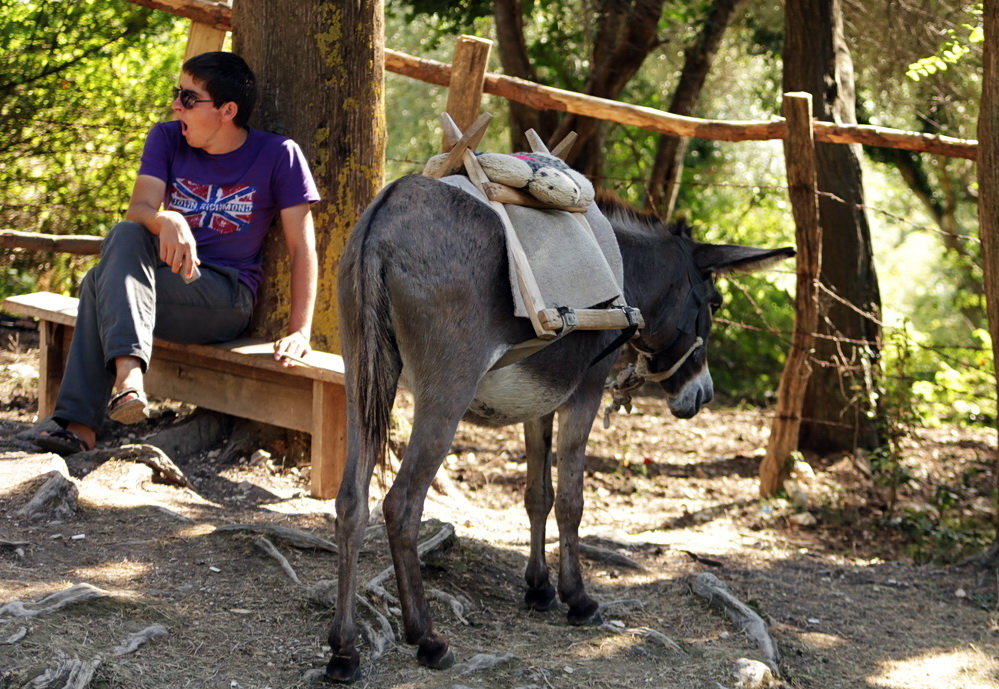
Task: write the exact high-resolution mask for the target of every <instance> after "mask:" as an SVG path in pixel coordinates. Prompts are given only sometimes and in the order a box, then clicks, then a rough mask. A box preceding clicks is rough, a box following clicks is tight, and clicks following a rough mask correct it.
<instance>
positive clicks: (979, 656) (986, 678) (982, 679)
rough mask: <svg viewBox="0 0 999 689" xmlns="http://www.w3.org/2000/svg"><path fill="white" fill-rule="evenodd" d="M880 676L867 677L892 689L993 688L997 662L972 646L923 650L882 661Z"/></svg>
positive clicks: (998, 667)
mask: <svg viewBox="0 0 999 689" xmlns="http://www.w3.org/2000/svg"><path fill="white" fill-rule="evenodd" d="M882 668H883V671H882V673H881V674H880V675H875V676H872V677H869V678H868V679H869V680H870V681H871V683H873V684H875V685H876V686H883V687H891V689H896V688H897V689H936V687H941V686H957V685H959V686H961V687H962V689H995V687H996V682H997V680H999V662H997V661H996V660H995V659H993V658H990V657H989V656H988V655H986V654H985V653H982V652H981V651H980V650H979V649H977V648H975V647H974V646H972V647H970V648H964V649H958V650H954V651H943V652H937V653H926V654H923V655H921V656H916V657H913V658H908V659H906V660H894V661H889V662H885V663H883V664H882Z"/></svg>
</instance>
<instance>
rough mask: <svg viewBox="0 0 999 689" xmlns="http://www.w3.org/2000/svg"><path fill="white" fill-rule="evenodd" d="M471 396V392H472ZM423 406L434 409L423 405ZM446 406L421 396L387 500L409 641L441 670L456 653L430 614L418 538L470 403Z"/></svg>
mask: <svg viewBox="0 0 999 689" xmlns="http://www.w3.org/2000/svg"><path fill="white" fill-rule="evenodd" d="M473 390H474V388H473ZM452 401H453V398H452ZM470 401H471V394H469V396H468V402H470ZM421 406H424V407H427V406H429V407H431V408H430V409H426V408H424V409H421ZM441 407H442V405H439V404H429V405H421V402H420V400H419V399H418V400H417V401H416V406H415V409H414V414H413V431H412V433H411V435H410V438H409V445H408V446H407V448H406V453H405V456H404V457H403V461H402V465H401V466H400V467H399V473H398V475H397V476H396V478H395V481H394V482H393V483H392V488H391V489H390V490H389V492H388V494H387V495H386V496H385V501H384V503H383V509H384V512H385V526H386V527H387V530H388V540H389V547H390V549H391V551H392V561H393V563H394V565H395V576H396V582H397V584H398V587H399V603H400V606H401V607H402V620H403V627H404V628H405V632H406V641H407V643H411V644H417V646H418V648H417V652H416V658H417V660H418V661H419V662H420V664H421V665H425V666H427V667H430V668H434V669H437V670H442V669H445V668H448V667H451V665H453V664H454V653H453V652H452V651H451V649H450V644H449V642H448V639H447V637H446V636H444V635H443V634H441V633H440V632H438V631H436V630H435V629H434V624H433V620H432V619H431V617H430V608H429V606H428V605H427V597H426V593H425V592H424V589H423V579H422V577H421V575H420V559H419V556H418V555H417V541H418V538H419V532H420V520H421V518H422V517H423V503H424V500H425V499H426V497H427V491H428V490H429V489H430V484H431V482H432V481H433V480H434V476H435V475H436V474H437V470H438V469H439V468H440V466H441V464H442V463H443V462H444V456H445V455H446V453H447V450H448V449H449V448H450V446H451V440H452V438H454V432H455V430H456V429H457V427H458V420H459V418H460V416H461V412H462V411H464V409H467V403H466V406H465V407H464V408H461V409H460V410H455V409H448V410H444V409H442V408H441ZM442 411H445V412H446V413H441V412H442Z"/></svg>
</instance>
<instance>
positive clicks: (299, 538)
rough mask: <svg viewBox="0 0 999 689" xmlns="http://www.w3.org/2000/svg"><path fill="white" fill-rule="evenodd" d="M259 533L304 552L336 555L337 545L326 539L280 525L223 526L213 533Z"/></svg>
mask: <svg viewBox="0 0 999 689" xmlns="http://www.w3.org/2000/svg"><path fill="white" fill-rule="evenodd" d="M231 532H237V533H239V532H242V533H257V534H263V535H264V536H270V537H271V538H274V539H276V540H279V541H284V542H285V543H287V544H288V545H290V546H294V547H295V548H301V549H303V550H325V551H326V552H330V553H335V552H336V544H335V543H333V542H331V541H327V540H326V539H323V538H319V537H318V536H314V535H312V534H311V533H309V532H308V531H302V530H301V529H292V528H290V527H287V526H281V525H280V524H223V525H222V526H219V527H217V528H216V529H215V531H214V532H213V533H231Z"/></svg>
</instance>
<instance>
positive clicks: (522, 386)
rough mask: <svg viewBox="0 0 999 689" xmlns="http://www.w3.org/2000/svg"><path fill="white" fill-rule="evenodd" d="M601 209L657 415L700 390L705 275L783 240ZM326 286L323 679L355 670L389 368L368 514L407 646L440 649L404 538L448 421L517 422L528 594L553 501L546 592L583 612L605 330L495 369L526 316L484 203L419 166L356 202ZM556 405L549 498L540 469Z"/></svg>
mask: <svg viewBox="0 0 999 689" xmlns="http://www.w3.org/2000/svg"><path fill="white" fill-rule="evenodd" d="M601 209H602V210H603V212H604V213H605V215H606V216H607V218H608V219H609V220H610V223H611V226H612V227H613V230H614V234H615V235H616V238H617V241H618V244H619V246H620V250H621V255H622V262H623V265H624V281H625V284H624V295H625V298H626V300H627V302H628V304H630V305H633V306H637V307H638V308H640V309H641V312H642V314H643V316H644V319H645V327H644V329H642V330H641V331H640V333H639V334H638V335H637V337H636V338H635V339H633V340H632V341H631V342H630V344H631V346H632V347H634V349H635V350H636V351H637V353H638V356H639V357H640V359H642V360H643V361H642V363H644V364H645V369H646V370H647V371H648V375H649V377H650V379H653V380H654V379H656V378H661V379H662V380H661V381H660V384H661V385H662V387H663V389H664V390H665V392H666V394H667V396H668V399H669V405H670V410H671V412H672V413H673V414H674V415H676V416H678V417H682V418H689V417H692V416H693V415H694V414H696V413H697V412H698V411H699V410H700V408H701V407H702V405H704V404H705V403H707V402H708V401H709V400H710V399H711V398H712V395H713V392H714V391H713V386H712V382H711V376H710V374H709V373H708V367H707V360H706V352H707V341H708V331H709V329H710V326H711V319H712V314H713V313H714V312H715V311H716V310H717V309H718V308H719V306H720V305H721V295H720V294H719V292H718V290H717V289H716V288H715V286H714V282H713V278H714V276H715V275H718V274H721V273H725V272H728V271H733V270H740V271H751V270H755V269H759V268H762V267H764V266H766V265H768V264H770V263H772V262H775V261H777V260H779V259H782V258H785V257H788V256H793V255H794V250H793V249H791V248H782V249H775V250H764V249H754V248H749V247H740V246H725V245H709V244H701V243H698V242H695V241H693V240H692V239H691V237H690V234H689V228H686V227H685V226H666V225H664V224H663V223H662V222H660V221H659V220H658V219H655V218H654V217H653V216H648V217H645V216H640V215H639V214H637V213H634V212H632V211H630V210H628V209H626V208H625V207H624V206H623V204H620V203H619V202H617V203H614V202H608V201H603V202H602V204H601ZM338 287H339V305H340V317H341V328H342V331H341V336H342V343H343V355H344V361H345V366H346V371H347V376H346V391H347V413H348V429H349V430H348V458H347V466H346V469H345V471H344V475H343V483H342V485H341V488H340V492H339V494H338V495H337V498H336V512H337V518H336V540H337V544H338V547H339V555H338V558H339V580H338V587H339V588H338V595H337V606H336V614H335V617H334V620H333V625H332V628H331V629H330V633H329V643H330V646H331V648H332V658H331V659H330V661H329V663H328V665H327V667H326V673H325V674H326V677H327V679H329V680H333V681H339V682H351V681H354V680H355V679H357V678H358V677H359V676H360V669H359V667H360V656H359V654H358V651H357V647H356V641H357V623H356V622H355V600H354V599H355V595H356V591H357V573H356V570H357V559H358V551H359V549H360V545H361V541H362V537H363V534H364V529H365V526H366V524H367V520H368V489H369V483H370V480H371V475H372V471H373V469H374V466H375V464H376V463H377V462H378V461H379V459H380V458H382V457H383V455H384V452H385V445H386V441H387V429H388V426H389V414H390V411H391V408H392V404H393V400H394V397H395V392H396V388H397V386H398V384H399V382H400V380H401V381H402V382H404V384H405V385H406V387H407V388H409V390H411V391H412V394H413V398H414V403H415V406H414V419H413V428H412V433H411V436H410V439H409V444H408V446H407V448H406V452H405V456H404V457H403V458H402V463H401V465H400V468H399V472H398V475H397V476H396V478H395V481H394V482H393V484H392V487H391V489H390V490H389V492H388V494H387V495H386V497H385V500H384V504H383V511H384V516H385V524H386V527H387V530H388V540H389V548H390V550H391V553H392V560H393V564H394V566H395V573H396V581H397V584H398V591H399V600H400V604H401V609H402V617H403V625H404V629H405V637H406V641H407V643H410V644H416V645H417V646H418V651H417V659H418V661H419V662H420V663H421V664H422V665H425V666H427V667H430V668H436V669H443V668H447V667H449V666H450V665H451V664H452V663H453V662H454V654H453V652H452V651H451V649H450V647H449V642H448V639H447V638H446V637H445V636H444V635H443V634H441V633H440V632H439V631H437V630H435V628H434V624H433V621H432V620H431V618H430V611H429V609H428V607H427V600H426V596H425V593H424V589H423V582H422V579H421V576H420V562H419V558H418V557H417V535H418V530H419V527H420V521H421V516H422V514H423V505H424V500H425V498H426V494H427V490H428V489H429V487H430V484H431V481H432V480H433V478H434V476H435V474H436V473H437V470H438V469H439V467H440V465H441V463H442V462H443V460H444V457H445V455H446V454H447V452H448V450H449V448H450V445H451V441H452V439H453V437H454V433H455V431H456V429H457V426H458V422H459V421H460V420H461V419H463V418H464V419H466V420H469V421H472V422H475V423H479V424H485V425H489V426H502V425H507V424H514V423H523V424H524V429H525V431H524V435H525V441H526V451H527V484H528V485H527V490H526V495H525V504H526V507H527V513H528V517H529V521H530V525H531V546H530V556H529V559H528V564H527V570H526V573H525V578H526V581H527V592H526V594H525V601H526V604H527V606H528V607H529V608H532V609H534V610H546V609H549V608H550V607H551V606H552V605H553V604H554V600H555V594H556V589H555V588H554V587H553V586H552V584H551V582H550V580H549V574H548V569H547V567H546V564H545V554H544V544H545V521H546V519H547V516H548V514H549V512H550V511H551V508H552V506H553V505H554V506H555V512H556V517H557V522H558V529H559V557H560V562H559V574H558V590H557V593H558V597H559V599H561V601H562V602H563V603H565V604H566V605H567V606H568V620H569V622H570V623H572V624H583V623H587V622H590V621H593V620H594V619H595V617H596V615H597V609H598V604H597V602H596V601H595V600H593V599H592V598H591V597H590V596H588V595H587V593H586V590H585V587H584V584H583V578H582V573H581V570H580V564H579V536H578V527H579V523H580V519H581V515H582V510H583V460H584V449H585V447H586V441H587V437H588V436H589V432H590V428H591V426H592V424H593V420H594V418H595V416H596V414H597V411H598V409H599V406H600V402H601V395H602V392H603V389H604V381H605V379H606V378H607V376H608V374H609V372H610V371H611V367H612V365H613V364H614V359H615V358H616V356H604V357H603V358H600V354H601V352H603V351H604V350H605V349H606V348H607V347H608V346H609V345H612V343H613V342H614V340H615V337H616V336H617V332H615V331H612V332H607V331H593V330H590V331H580V330H577V331H574V332H572V333H571V334H569V335H566V336H565V337H563V338H560V339H558V340H556V341H555V342H554V343H553V344H551V345H549V346H548V347H547V348H545V349H542V350H541V351H539V352H537V353H535V354H533V355H531V356H529V357H527V358H524V359H522V360H520V361H518V362H516V363H514V364H512V365H508V366H504V367H502V368H496V369H495V370H493V369H492V367H493V365H494V364H495V363H496V362H497V360H498V359H500V357H501V356H502V355H503V354H504V353H505V352H507V351H508V350H509V349H510V348H511V347H512V346H513V345H516V344H518V343H521V342H524V341H526V340H530V339H531V338H532V337H534V331H533V329H532V327H531V325H530V323H529V322H528V320H527V319H525V318H516V317H514V315H513V300H512V297H511V292H510V282H509V273H508V265H507V252H506V245H505V239H504V233H503V227H502V225H501V222H500V219H499V217H498V216H497V215H496V213H495V212H494V211H493V210H492V209H491V208H489V207H488V206H487V205H486V204H484V203H482V202H481V201H479V200H478V199H476V198H474V197H472V196H471V195H469V194H467V193H465V192H463V191H461V190H459V189H456V188H455V187H453V186H450V185H448V184H445V183H443V182H440V181H438V180H435V179H431V178H428V177H422V176H409V177H403V178H401V179H399V180H397V181H396V182H394V183H392V184H390V185H389V186H387V187H386V188H385V189H384V190H383V191H382V192H381V194H379V196H378V197H377V198H376V199H375V200H374V202H373V203H372V204H371V206H370V207H369V208H368V209H367V210H366V211H365V213H364V214H363V216H362V217H361V219H360V220H359V221H358V223H357V225H356V227H355V228H354V230H353V233H352V234H351V236H350V238H349V240H348V242H347V246H346V248H345V250H344V253H343V257H342V259H341V262H340V277H339V285H338ZM666 373H669V374H670V375H668V376H667V375H664V374H666ZM657 374H659V375H658V376H657ZM556 412H557V413H558V414H559V423H558V428H559V432H558V441H557V458H558V461H557V470H558V495H557V496H556V495H555V492H554V490H553V487H552V476H551V470H552V464H553V458H554V457H553V453H552V422H553V419H554V415H555V413H556Z"/></svg>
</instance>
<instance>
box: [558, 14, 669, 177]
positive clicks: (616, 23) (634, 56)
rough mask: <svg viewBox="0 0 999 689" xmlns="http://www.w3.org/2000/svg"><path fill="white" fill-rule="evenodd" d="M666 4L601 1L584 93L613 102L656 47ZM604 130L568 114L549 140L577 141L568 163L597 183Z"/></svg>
mask: <svg viewBox="0 0 999 689" xmlns="http://www.w3.org/2000/svg"><path fill="white" fill-rule="evenodd" d="M663 4H664V0H630V1H628V2H622V1H621V0H601V2H600V3H599V10H598V12H597V17H598V18H597V21H598V26H597V32H596V38H595V39H594V42H593V55H592V61H591V68H590V75H589V77H588V78H587V80H586V86H585V87H584V88H583V93H585V94H587V95H591V96H599V97H601V98H610V99H617V98H618V96H620V95H621V91H622V90H624V87H625V86H626V85H627V83H628V82H629V81H630V80H631V78H632V77H633V76H635V73H636V72H637V71H638V68H639V67H641V66H642V63H643V62H644V61H645V58H646V57H648V55H649V53H650V52H652V50H654V49H655V48H656V46H658V45H659V43H660V41H659V35H658V29H659V17H660V15H661V14H662V8H663ZM603 130H604V127H603V126H602V125H601V122H600V120H595V119H593V118H590V117H581V116H578V115H571V114H570V115H566V116H565V117H563V118H562V121H561V122H560V123H559V126H558V128H557V129H556V130H555V134H554V136H552V137H551V140H552V141H555V142H558V141H561V140H562V139H563V138H564V137H565V136H566V135H567V134H568V133H569V132H571V131H575V132H576V133H577V134H579V139H577V141H576V145H575V146H574V147H573V150H572V152H571V153H570V155H569V156H568V159H567V160H568V162H569V163H571V164H572V165H573V166H574V167H576V168H577V169H578V170H580V171H581V172H582V173H583V174H585V175H587V176H589V177H590V178H591V179H592V180H593V181H594V183H597V182H598V181H599V178H600V175H601V172H602V168H603V160H604V155H603V150H604V136H603V134H604V131H603Z"/></svg>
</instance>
